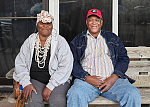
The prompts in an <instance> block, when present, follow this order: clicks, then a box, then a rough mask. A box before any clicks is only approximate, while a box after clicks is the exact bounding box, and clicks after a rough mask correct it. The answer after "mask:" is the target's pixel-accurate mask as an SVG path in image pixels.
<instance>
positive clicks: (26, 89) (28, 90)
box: [23, 84, 37, 104]
mask: <svg viewBox="0 0 150 107" xmlns="http://www.w3.org/2000/svg"><path fill="white" fill-rule="evenodd" d="M32 91H34V92H35V94H37V91H36V89H35V88H34V86H33V85H32V84H29V85H27V86H26V87H24V88H23V98H24V99H25V103H26V104H27V103H28V97H29V100H30V102H32V97H31V93H32Z"/></svg>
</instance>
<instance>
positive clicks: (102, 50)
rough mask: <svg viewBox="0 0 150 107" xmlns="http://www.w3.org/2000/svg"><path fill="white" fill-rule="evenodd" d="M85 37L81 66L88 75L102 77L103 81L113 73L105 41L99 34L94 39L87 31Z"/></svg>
mask: <svg viewBox="0 0 150 107" xmlns="http://www.w3.org/2000/svg"><path fill="white" fill-rule="evenodd" d="M86 36H87V47H86V49H85V57H84V59H83V60H82V61H81V65H82V67H83V69H84V70H85V71H87V72H88V73H89V74H90V75H96V76H102V77H103V79H105V78H107V77H109V76H110V75H111V74H112V72H113V71H114V67H113V64H112V61H111V57H110V53H109V49H108V47H107V45H106V41H105V39H104V38H103V37H102V36H101V35H100V34H99V35H98V36H97V38H94V37H93V36H92V35H91V34H90V33H89V31H87V35H86Z"/></svg>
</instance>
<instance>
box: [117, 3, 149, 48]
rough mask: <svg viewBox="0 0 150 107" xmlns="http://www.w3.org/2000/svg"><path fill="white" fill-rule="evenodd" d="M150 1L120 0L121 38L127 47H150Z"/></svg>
mask: <svg viewBox="0 0 150 107" xmlns="http://www.w3.org/2000/svg"><path fill="white" fill-rule="evenodd" d="M149 35H150V2H149V0H119V36H120V38H121V40H122V41H123V43H124V45H125V46H150V42H149V41H150V36H149Z"/></svg>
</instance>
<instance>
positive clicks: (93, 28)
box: [86, 16, 103, 37]
mask: <svg viewBox="0 0 150 107" xmlns="http://www.w3.org/2000/svg"><path fill="white" fill-rule="evenodd" d="M102 23H103V20H102V19H100V18H98V17H97V16H90V17H88V18H87V20H86V25H87V27H88V30H89V32H90V34H91V35H92V36H94V37H96V36H98V34H99V33H100V31H101V27H102Z"/></svg>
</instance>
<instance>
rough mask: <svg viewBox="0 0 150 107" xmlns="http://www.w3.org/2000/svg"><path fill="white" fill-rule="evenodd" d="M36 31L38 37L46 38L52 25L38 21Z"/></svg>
mask: <svg viewBox="0 0 150 107" xmlns="http://www.w3.org/2000/svg"><path fill="white" fill-rule="evenodd" d="M37 29H38V32H39V35H41V36H45V37H46V36H49V35H50V34H51V32H52V29H53V24H52V23H43V22H41V21H40V22H38V24H37Z"/></svg>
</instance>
